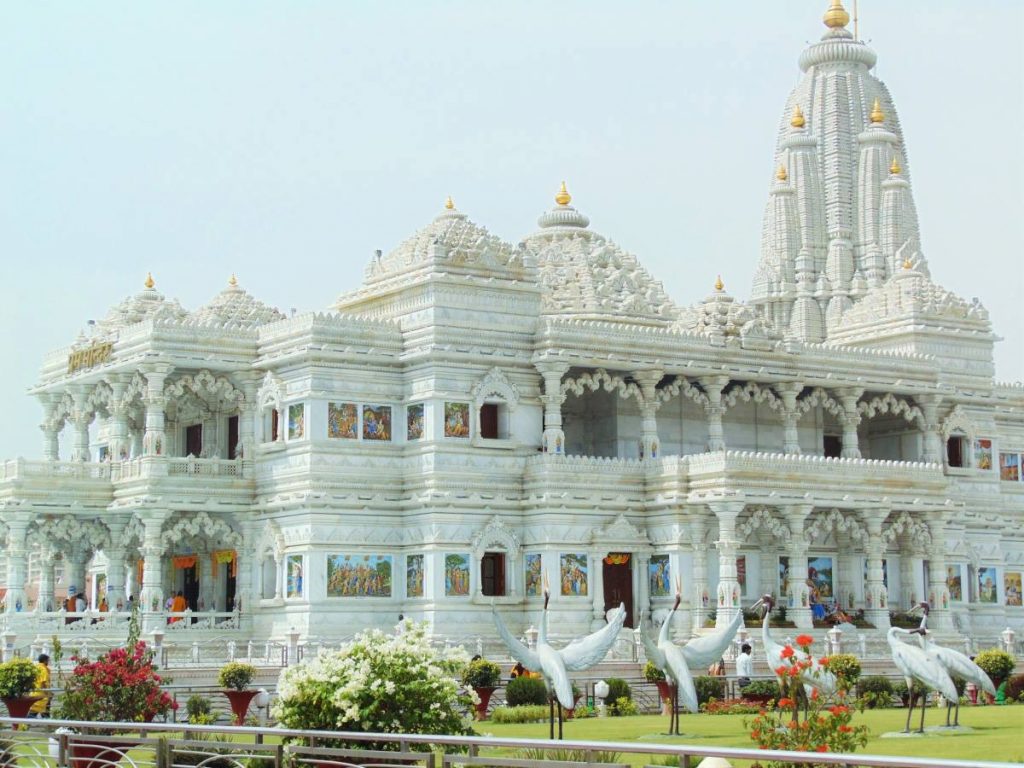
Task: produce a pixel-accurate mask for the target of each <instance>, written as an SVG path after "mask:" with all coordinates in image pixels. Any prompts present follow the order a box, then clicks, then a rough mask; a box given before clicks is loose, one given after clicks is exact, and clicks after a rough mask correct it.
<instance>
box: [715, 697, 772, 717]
mask: <svg viewBox="0 0 1024 768" xmlns="http://www.w3.org/2000/svg"><path fill="white" fill-rule="evenodd" d="M763 709H764V704H762V703H761V702H759V701H747V700H746V699H726V700H725V701H709V702H707V703H705V704H701V705H700V711H701V712H704V713H706V714H709V715H756V714H757V713H758V712H760V711H761V710H763Z"/></svg>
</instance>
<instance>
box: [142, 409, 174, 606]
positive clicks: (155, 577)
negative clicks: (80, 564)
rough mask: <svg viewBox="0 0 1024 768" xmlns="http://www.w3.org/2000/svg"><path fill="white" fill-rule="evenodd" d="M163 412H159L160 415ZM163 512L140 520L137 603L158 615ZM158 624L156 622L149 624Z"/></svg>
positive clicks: (161, 597)
mask: <svg viewBox="0 0 1024 768" xmlns="http://www.w3.org/2000/svg"><path fill="white" fill-rule="evenodd" d="M162 413H163V412H162V411H161V414H162ZM166 516H167V515H166V513H165V512H157V511H147V512H146V515H145V517H143V519H142V523H143V526H144V529H143V537H142V546H141V547H140V548H139V551H140V552H141V553H142V558H143V560H142V590H141V592H140V593H139V602H140V604H141V608H142V610H143V611H146V612H151V613H158V612H160V611H162V610H163V607H164V563H163V557H164V550H165V547H164V544H163V541H161V534H162V533H163V528H164V519H165V518H166ZM150 623H154V624H158V622H150Z"/></svg>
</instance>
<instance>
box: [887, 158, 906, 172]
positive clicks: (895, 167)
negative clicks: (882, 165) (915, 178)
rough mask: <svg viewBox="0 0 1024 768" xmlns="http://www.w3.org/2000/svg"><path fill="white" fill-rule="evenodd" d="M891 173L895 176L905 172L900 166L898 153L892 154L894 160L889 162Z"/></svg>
mask: <svg viewBox="0 0 1024 768" xmlns="http://www.w3.org/2000/svg"><path fill="white" fill-rule="evenodd" d="M889 173H891V174H892V175H893V176H899V175H900V174H901V173H903V169H902V168H900V161H899V160H897V159H896V155H893V156H892V162H891V163H889Z"/></svg>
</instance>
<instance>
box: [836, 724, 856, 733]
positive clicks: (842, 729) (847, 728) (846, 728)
mask: <svg viewBox="0 0 1024 768" xmlns="http://www.w3.org/2000/svg"><path fill="white" fill-rule="evenodd" d="M852 730H853V728H851V727H850V726H848V725H840V726H839V732H840V733H849V732H850V731H852Z"/></svg>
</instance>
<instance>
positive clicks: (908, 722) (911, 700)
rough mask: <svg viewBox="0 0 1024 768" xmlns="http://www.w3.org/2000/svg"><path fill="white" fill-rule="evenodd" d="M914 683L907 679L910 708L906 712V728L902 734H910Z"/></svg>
mask: <svg viewBox="0 0 1024 768" xmlns="http://www.w3.org/2000/svg"><path fill="white" fill-rule="evenodd" d="M913 686H914V683H913V681H912V680H911V679H910V678H907V691H908V692H909V693H910V708H909V709H908V710H907V727H906V728H904V729H903V732H904V733H910V716H911V715H912V714H913V713H914V688H913Z"/></svg>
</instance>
